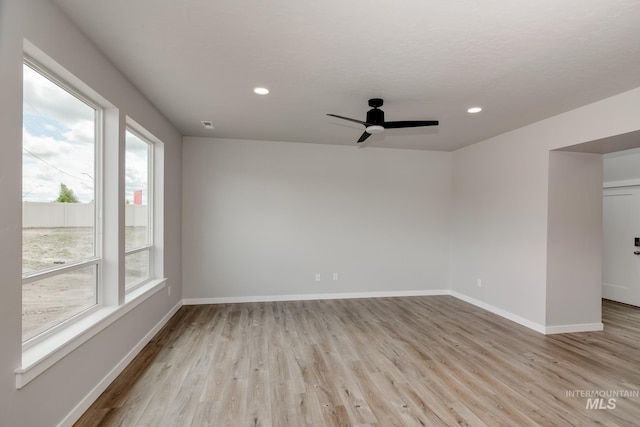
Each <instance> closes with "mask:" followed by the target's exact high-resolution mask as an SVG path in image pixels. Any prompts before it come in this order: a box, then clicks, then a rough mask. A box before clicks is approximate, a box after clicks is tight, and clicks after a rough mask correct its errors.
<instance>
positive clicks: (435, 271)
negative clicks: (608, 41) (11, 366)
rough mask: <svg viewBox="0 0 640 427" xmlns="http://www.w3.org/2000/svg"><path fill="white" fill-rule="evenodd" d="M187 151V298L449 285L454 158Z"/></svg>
mask: <svg viewBox="0 0 640 427" xmlns="http://www.w3.org/2000/svg"><path fill="white" fill-rule="evenodd" d="M183 156H184V157H183V162H184V163H183V171H184V175H183V219H184V221H183V238H184V252H183V283H184V296H185V298H187V299H212V298H238V297H240V298H242V297H257V296H270V297H275V296H286V295H308V294H348V293H372V292H401V291H413V292H415V291H425V290H442V289H447V288H448V274H449V265H448V264H449V261H448V260H449V249H448V245H449V201H450V181H451V167H450V165H451V162H450V160H451V153H444V152H425V151H411V150H394V149H375V148H368V149H363V150H361V149H358V148H356V147H342V146H329V145H326V146H325V145H312V144H300V143H284V142H267V141H241V140H223V139H207V138H185V139H184V142H183ZM334 272H335V273H338V280H337V281H333V280H332V274H333V273H334ZM316 273H320V274H321V281H320V282H316V281H315V280H314V276H315V274H316Z"/></svg>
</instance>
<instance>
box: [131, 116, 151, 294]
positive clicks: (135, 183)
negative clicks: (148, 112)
mask: <svg viewBox="0 0 640 427" xmlns="http://www.w3.org/2000/svg"><path fill="white" fill-rule="evenodd" d="M125 140H126V141H125V290H126V291H129V290H131V289H134V288H135V287H137V286H139V285H141V284H143V283H145V282H146V281H147V280H149V279H150V278H151V274H152V271H153V266H152V253H151V251H152V243H153V227H152V224H153V186H152V181H153V180H152V166H153V162H152V159H153V143H151V142H150V141H149V140H148V139H147V138H145V137H143V136H142V134H141V133H139V132H136V131H135V130H133V129H132V128H128V129H127V131H126V138H125Z"/></svg>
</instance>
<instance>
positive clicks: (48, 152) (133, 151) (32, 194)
mask: <svg viewBox="0 0 640 427" xmlns="http://www.w3.org/2000/svg"><path fill="white" fill-rule="evenodd" d="M23 72H24V74H23V75H24V78H23V81H24V87H23V90H24V92H23V93H24V94H23V132H22V147H23V151H22V169H23V171H22V199H23V201H30V202H52V201H54V200H56V199H57V198H58V195H59V193H60V184H62V183H64V184H65V185H66V186H67V187H68V188H70V189H71V190H73V192H74V193H75V195H76V196H77V197H78V199H79V201H80V202H81V203H88V202H91V201H93V200H94V199H95V195H94V194H95V192H94V189H95V178H96V171H95V162H94V157H95V151H96V144H95V124H94V123H95V116H96V110H95V109H94V108H93V107H91V106H90V105H88V104H86V103H85V102H83V101H81V100H80V99H78V98H76V97H75V96H73V95H71V94H70V93H68V92H67V91H65V90H64V89H62V88H60V87H59V86H57V85H56V84H54V83H52V82H51V81H50V80H48V79H46V78H45V77H43V76H42V75H41V74H39V73H38V72H36V71H34V70H33V69H31V68H30V67H29V66H27V65H24V67H23ZM148 147H149V146H148V144H146V143H145V142H144V141H143V140H141V139H140V138H138V137H137V136H135V135H134V134H132V133H130V132H127V135H126V159H125V164H126V167H125V198H126V200H128V201H129V202H130V203H133V192H134V191H135V190H137V189H143V204H146V203H147V194H146V192H147V191H146V189H147V184H146V177H147V163H148V162H147V158H148Z"/></svg>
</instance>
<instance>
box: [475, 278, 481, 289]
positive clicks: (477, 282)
mask: <svg viewBox="0 0 640 427" xmlns="http://www.w3.org/2000/svg"><path fill="white" fill-rule="evenodd" d="M476 284H477V285H478V287H479V288H481V287H482V279H477V280H476Z"/></svg>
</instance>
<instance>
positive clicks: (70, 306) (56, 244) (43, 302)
mask: <svg viewBox="0 0 640 427" xmlns="http://www.w3.org/2000/svg"><path fill="white" fill-rule="evenodd" d="M146 232H147V231H146V227H126V230H125V236H126V237H125V239H126V242H127V247H136V246H139V245H141V244H143V243H144V242H145V241H146ZM22 245H23V249H22V258H23V263H22V269H23V273H27V272H33V271H46V270H49V269H55V268H57V267H60V266H64V265H65V264H67V263H70V262H73V261H77V260H82V259H87V258H91V257H92V256H93V253H94V251H93V246H94V233H93V228H89V227H75V228H25V229H24V230H23V238H22ZM143 256H144V253H143ZM139 258H141V257H140V256H137V257H136V256H135V255H134V256H131V257H127V263H126V270H127V272H126V276H127V278H128V280H135V279H136V277H139V275H140V271H141V270H144V268H143V265H142V263H144V260H141V259H139ZM95 270H96V268H95V266H89V267H84V268H81V269H78V270H73V271H70V272H67V273H64V274H60V275H56V276H53V277H49V278H46V279H43V280H39V281H37V282H32V283H27V284H23V286H22V334H23V339H24V340H26V339H29V338H31V337H34V336H35V335H37V334H39V333H41V332H42V331H44V330H47V329H49V328H50V327H51V326H53V325H55V324H57V323H59V322H61V321H63V320H66V319H69V318H71V317H73V316H75V315H76V314H78V313H80V312H82V311H84V310H86V309H88V308H90V307H93V306H94V305H95V304H96V298H97V297H96V285H95V284H96V278H95V276H96V271H95Z"/></svg>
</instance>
